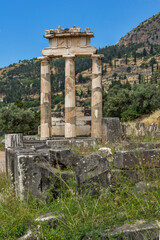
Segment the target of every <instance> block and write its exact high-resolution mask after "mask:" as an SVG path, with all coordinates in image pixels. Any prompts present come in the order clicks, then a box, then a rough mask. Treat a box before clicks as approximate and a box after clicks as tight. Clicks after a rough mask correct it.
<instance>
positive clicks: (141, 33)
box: [118, 13, 160, 45]
mask: <svg viewBox="0 0 160 240" xmlns="http://www.w3.org/2000/svg"><path fill="white" fill-rule="evenodd" d="M129 43H137V44H139V43H144V44H145V45H148V44H152V45H155V44H158V45H160V13H158V14H157V15H154V16H153V17H151V18H149V19H147V20H146V21H144V22H142V23H141V24H139V25H138V26H137V27H136V28H134V29H133V30H132V31H130V32H129V33H127V34H126V35H125V36H124V37H122V38H121V39H120V41H119V43H118V44H119V45H127V44H129Z"/></svg>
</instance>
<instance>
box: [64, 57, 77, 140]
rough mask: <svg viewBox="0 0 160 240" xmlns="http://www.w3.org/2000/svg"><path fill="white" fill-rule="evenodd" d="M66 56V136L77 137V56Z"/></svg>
mask: <svg viewBox="0 0 160 240" xmlns="http://www.w3.org/2000/svg"><path fill="white" fill-rule="evenodd" d="M64 58H65V137H66V138H72V137H76V96H75V62H74V59H75V56H74V55H66V56H64Z"/></svg>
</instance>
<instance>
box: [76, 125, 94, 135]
mask: <svg viewBox="0 0 160 240" xmlns="http://www.w3.org/2000/svg"><path fill="white" fill-rule="evenodd" d="M76 135H77V136H90V135H91V126H90V125H84V126H82V125H81V126H77V128H76Z"/></svg>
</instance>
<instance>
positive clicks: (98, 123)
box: [91, 54, 103, 138]
mask: <svg viewBox="0 0 160 240" xmlns="http://www.w3.org/2000/svg"><path fill="white" fill-rule="evenodd" d="M102 58H103V55H96V54H94V55H92V99H91V136H92V137H95V138H101V137H102Z"/></svg>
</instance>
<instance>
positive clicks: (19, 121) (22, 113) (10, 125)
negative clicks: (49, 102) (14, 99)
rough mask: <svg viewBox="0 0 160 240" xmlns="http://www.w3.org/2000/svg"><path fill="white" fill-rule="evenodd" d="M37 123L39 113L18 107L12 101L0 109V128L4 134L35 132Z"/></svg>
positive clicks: (28, 133) (38, 121) (38, 122)
mask: <svg viewBox="0 0 160 240" xmlns="http://www.w3.org/2000/svg"><path fill="white" fill-rule="evenodd" d="M39 124H40V114H39V113H37V112H33V111H31V110H25V109H24V108H19V107H18V106H17V105H15V104H14V103H12V104H10V105H9V106H8V107H3V108H1V109H0V129H1V132H3V133H4V134H5V133H23V134H24V135H30V134H37V131H38V125H39Z"/></svg>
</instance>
